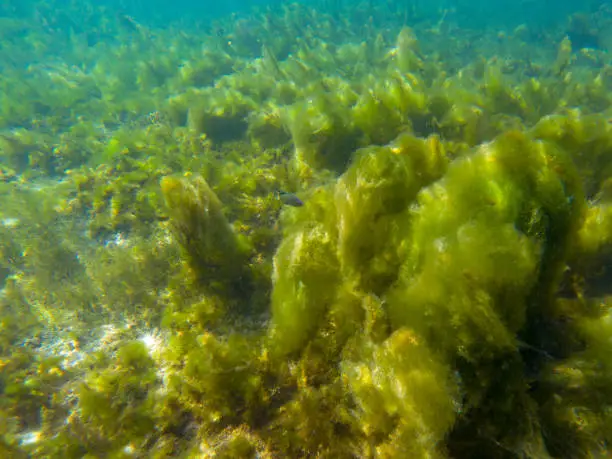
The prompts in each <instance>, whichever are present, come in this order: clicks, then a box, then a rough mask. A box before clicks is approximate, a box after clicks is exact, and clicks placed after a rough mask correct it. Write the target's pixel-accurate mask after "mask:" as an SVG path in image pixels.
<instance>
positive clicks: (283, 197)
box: [278, 191, 304, 207]
mask: <svg viewBox="0 0 612 459" xmlns="http://www.w3.org/2000/svg"><path fill="white" fill-rule="evenodd" d="M278 199H280V201H281V202H282V203H283V204H286V205H288V206H293V207H302V206H303V205H304V202H303V201H302V200H301V199H300V198H298V197H297V196H296V195H294V194H293V193H288V192H286V191H279V192H278Z"/></svg>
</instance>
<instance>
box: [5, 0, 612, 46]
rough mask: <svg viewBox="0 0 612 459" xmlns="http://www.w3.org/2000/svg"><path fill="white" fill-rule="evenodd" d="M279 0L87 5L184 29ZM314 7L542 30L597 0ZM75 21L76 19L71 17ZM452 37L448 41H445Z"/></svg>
mask: <svg viewBox="0 0 612 459" xmlns="http://www.w3.org/2000/svg"><path fill="white" fill-rule="evenodd" d="M283 3H296V2H286V1H283V0H222V1H210V0H206V1H187V0H182V1H172V2H169V1H167V0H106V1H97V2H93V3H92V4H94V5H98V6H106V7H108V9H109V11H116V12H120V13H123V14H128V15H130V16H132V17H134V18H135V19H136V20H138V21H141V22H143V23H145V24H147V25H149V26H156V27H163V26H164V25H165V24H169V23H173V22H177V21H178V22H180V23H181V24H184V25H185V27H190V26H194V25H202V24H205V23H207V22H210V21H211V20H214V19H217V18H223V17H227V16H229V15H232V14H234V15H236V14H238V15H240V14H248V12H249V11H250V10H252V9H253V8H254V7H272V8H274V7H278V6H280V5H282V4H283ZM297 3H302V4H306V5H315V6H316V7H317V8H319V9H320V10H321V11H326V12H332V13H334V12H335V13H341V12H342V11H346V9H347V8H348V9H351V8H352V7H354V8H357V7H360V8H367V7H368V6H376V5H385V6H386V7H388V8H389V9H390V10H401V9H405V8H410V9H413V10H414V11H416V12H417V13H418V14H419V15H420V16H421V17H428V16H431V17H435V16H437V15H439V14H441V12H443V11H444V10H452V11H455V12H456V17H455V19H456V20H458V22H459V25H461V26H464V27H482V28H485V27H500V28H504V27H513V26H516V25H519V24H523V23H524V24H526V25H529V26H532V27H534V26H535V27H548V26H552V25H555V24H558V23H559V22H563V21H565V20H566V19H567V16H568V15H569V14H572V13H574V12H591V11H595V10H597V9H598V8H600V7H601V5H602V4H605V3H607V2H602V1H600V0H586V1H576V0H502V1H491V0H441V1H428V0H404V1H401V0H398V1H386V2H385V1H376V0H366V1H361V2H355V1H350V0H311V1H302V2H297ZM87 4H88V2H87V1H79V2H77V1H75V0H56V1H52V0H51V1H50V0H5V1H3V2H0V15H1V16H22V15H24V16H29V15H31V13H32V11H33V10H35V9H37V8H40V7H41V6H46V7H53V8H60V9H61V8H62V7H63V6H72V7H74V6H75V5H83V8H86V5H87ZM72 19H73V20H78V18H74V17H73V18H72ZM451 38H452V37H451Z"/></svg>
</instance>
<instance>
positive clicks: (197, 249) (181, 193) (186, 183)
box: [161, 177, 249, 294]
mask: <svg viewBox="0 0 612 459" xmlns="http://www.w3.org/2000/svg"><path fill="white" fill-rule="evenodd" d="M161 188H162V192H163V195H164V198H165V200H166V205H167V210H168V215H169V217H170V223H171V225H172V228H173V233H174V235H175V237H176V239H177V241H178V243H179V244H180V246H181V247H182V249H183V253H184V255H185V257H186V259H187V260H188V263H189V267H190V268H191V270H192V271H193V273H194V275H195V276H196V277H197V278H198V279H199V280H200V281H201V282H202V283H203V284H204V285H205V286H207V287H208V288H211V289H213V290H214V291H220V292H225V293H227V294H231V293H233V294H237V293H243V291H242V289H244V288H246V286H247V285H248V281H249V278H248V273H247V271H246V268H245V261H246V247H245V245H244V244H243V243H242V242H241V241H240V239H239V238H238V236H237V235H236V233H235V232H234V231H233V228H232V227H231V225H230V224H229V222H228V221H227V219H226V218H225V215H224V214H223V209H222V204H221V201H219V198H218V197H217V195H216V194H215V192H214V191H213V190H212V189H211V188H210V187H209V186H208V184H207V183H206V181H205V180H204V179H203V178H201V177H196V178H194V179H193V180H187V179H185V178H182V179H179V178H173V177H165V178H164V179H163V180H162V181H161Z"/></svg>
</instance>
